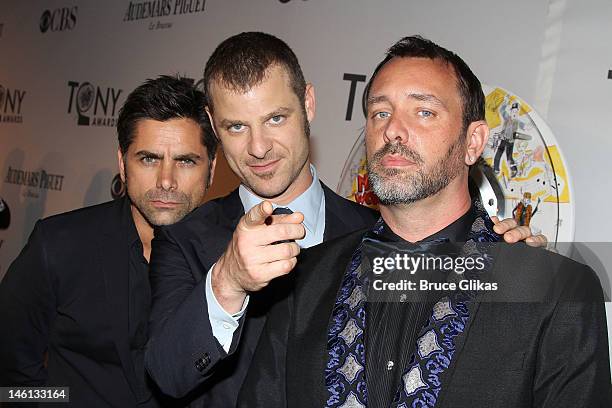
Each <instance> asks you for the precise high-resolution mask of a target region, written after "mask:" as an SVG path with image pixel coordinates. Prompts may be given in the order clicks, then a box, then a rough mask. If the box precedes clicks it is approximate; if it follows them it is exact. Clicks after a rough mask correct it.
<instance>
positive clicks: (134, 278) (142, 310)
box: [128, 222, 151, 395]
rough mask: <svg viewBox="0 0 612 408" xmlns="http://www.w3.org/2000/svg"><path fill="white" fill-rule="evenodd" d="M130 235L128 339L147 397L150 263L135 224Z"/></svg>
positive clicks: (143, 390)
mask: <svg viewBox="0 0 612 408" xmlns="http://www.w3.org/2000/svg"><path fill="white" fill-rule="evenodd" d="M128 234H129V235H128V242H129V245H130V252H129V257H130V259H129V276H128V281H129V305H128V333H129V334H128V335H129V345H130V354H131V357H132V362H133V364H134V371H135V372H136V373H137V375H139V377H140V378H139V380H140V381H139V382H138V387H139V389H138V391H137V392H138V393H142V394H141V395H143V394H144V393H146V392H147V389H146V388H147V385H146V382H145V368H144V349H145V344H146V342H147V337H148V322H149V313H150V311H151V285H150V283H149V263H148V262H147V260H146V259H145V257H144V255H143V248H142V243H141V241H140V237H139V236H138V231H137V230H136V226H135V225H134V223H133V222H132V223H130V227H129V230H128ZM139 373H140V374H139Z"/></svg>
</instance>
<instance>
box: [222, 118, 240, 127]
mask: <svg viewBox="0 0 612 408" xmlns="http://www.w3.org/2000/svg"><path fill="white" fill-rule="evenodd" d="M241 124H242V121H240V120H233V119H223V120H222V121H221V127H224V128H228V127H230V126H234V125H241Z"/></svg>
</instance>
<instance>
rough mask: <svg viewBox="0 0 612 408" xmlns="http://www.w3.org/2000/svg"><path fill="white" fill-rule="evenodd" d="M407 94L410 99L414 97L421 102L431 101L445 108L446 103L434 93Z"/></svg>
mask: <svg viewBox="0 0 612 408" xmlns="http://www.w3.org/2000/svg"><path fill="white" fill-rule="evenodd" d="M407 96H408V97H409V98H412V99H416V100H417V101H422V102H431V103H433V104H436V105H439V106H442V107H443V108H444V109H446V104H445V103H444V102H442V100H441V99H440V98H438V97H437V96H435V95H432V94H422V93H414V92H413V93H409V94H407Z"/></svg>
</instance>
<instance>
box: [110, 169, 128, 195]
mask: <svg viewBox="0 0 612 408" xmlns="http://www.w3.org/2000/svg"><path fill="white" fill-rule="evenodd" d="M125 191H126V189H125V183H124V182H123V180H121V176H120V175H119V174H116V175H115V177H113V181H111V187H110V193H111V196H112V197H113V199H114V200H116V199H118V198H121V197H123V196H124V195H125Z"/></svg>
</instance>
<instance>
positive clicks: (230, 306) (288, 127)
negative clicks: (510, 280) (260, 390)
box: [146, 32, 529, 408]
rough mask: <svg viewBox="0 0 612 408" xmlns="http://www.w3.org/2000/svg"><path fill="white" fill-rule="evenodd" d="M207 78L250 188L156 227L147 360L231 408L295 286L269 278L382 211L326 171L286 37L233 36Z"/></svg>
mask: <svg viewBox="0 0 612 408" xmlns="http://www.w3.org/2000/svg"><path fill="white" fill-rule="evenodd" d="M204 83H205V89H206V92H207V100H208V106H207V111H208V114H209V115H210V118H211V122H212V123H213V126H214V129H215V134H216V135H217V137H218V138H219V140H220V143H221V145H222V147H223V151H224V153H225V156H226V158H227V161H228V163H229V165H230V167H231V168H232V170H233V171H234V173H236V175H237V176H238V177H239V178H240V180H241V185H240V187H239V188H238V189H237V190H236V191H234V192H233V193H231V194H230V195H228V196H227V197H223V198H221V199H218V200H215V201H212V202H208V203H206V204H205V205H203V206H202V207H200V208H199V209H197V210H196V211H194V212H193V213H192V214H190V215H189V216H188V217H186V218H185V219H184V220H183V221H182V222H180V223H177V224H175V225H173V226H170V227H165V228H160V229H159V231H156V237H155V240H154V241H153V247H154V249H153V257H152V262H151V265H152V266H151V279H152V288H153V293H154V303H153V308H152V312H151V339H150V343H149V345H148V348H147V354H146V366H147V370H148V371H149V373H150V374H151V376H152V377H153V379H154V380H155V381H156V382H157V383H158V384H159V386H160V388H161V390H162V391H163V392H165V393H168V394H169V395H171V396H174V397H182V396H184V395H186V394H189V393H191V394H190V397H192V398H197V397H199V396H201V398H200V400H199V403H201V404H202V405H203V406H206V407H213V406H218V407H224V408H225V407H232V406H234V405H235V402H236V394H237V391H238V389H239V387H240V384H241V383H242V380H243V378H244V375H245V373H246V370H247V369H248V366H249V364H250V361H251V358H252V356H253V351H254V349H255V346H256V344H257V340H258V337H259V334H260V332H261V329H262V326H263V323H264V313H265V310H266V309H267V308H268V307H269V305H270V304H272V303H274V302H275V300H276V299H277V297H282V296H283V294H284V293H285V291H284V290H283V289H282V288H273V287H267V288H266V286H267V284H268V282H270V281H271V280H272V279H273V278H275V277H277V276H280V275H284V274H287V273H289V272H290V271H291V269H292V268H293V267H294V266H295V264H296V262H297V255H298V253H299V251H300V248H301V247H302V248H305V247H310V246H313V245H317V244H319V243H321V242H323V241H327V240H330V239H333V238H336V237H339V236H341V235H343V234H346V233H348V232H351V231H354V230H356V229H359V228H363V227H369V226H371V225H372V224H373V223H374V221H375V219H376V218H377V217H378V214H377V213H374V212H373V211H371V210H369V209H367V208H365V207H362V206H359V205H357V204H355V203H353V202H350V201H348V200H345V199H343V198H341V197H339V196H338V195H336V194H334V193H333V192H332V191H331V190H330V189H329V188H327V187H326V186H325V185H324V184H323V183H321V182H320V181H319V180H318V176H317V172H316V170H315V168H314V166H312V165H311V164H310V160H309V138H308V136H309V123H310V121H312V119H313V118H314V114H315V96H314V88H313V86H312V85H311V84H307V83H306V82H305V81H304V76H303V74H302V71H301V69H300V66H299V64H298V61H297V58H296V56H295V54H294V53H293V52H292V51H291V49H290V48H289V47H288V46H287V44H285V43H284V42H283V41H281V40H279V39H278V38H276V37H274V36H272V35H269V34H265V33H258V32H247V33H241V34H238V35H235V36H233V37H230V38H228V39H226V40H225V41H223V42H222V43H221V44H220V45H219V46H218V47H217V49H216V50H215V51H214V52H213V54H212V55H211V57H210V58H209V60H208V62H207V64H206V68H205V70H204ZM266 200H269V201H266ZM279 207H280V209H279ZM273 209H276V211H277V212H278V211H281V210H284V213H285V215H273ZM245 213H246V214H245ZM287 213H290V214H287ZM503 229H504V230H505V228H503ZM525 231H526V230H519V231H513V232H511V233H510V235H512V234H516V235H518V236H519V237H518V238H525V237H526V236H528V235H529V234H525ZM502 232H503V231H502ZM516 238H517V237H515V239H516ZM228 243H229V244H228ZM262 288H265V289H263V290H262ZM260 290H261V292H258V291H260ZM253 292H257V293H256V294H253V295H252V297H251V298H249V293H253ZM247 304H248V310H247ZM245 312H246V315H245ZM198 387H199V388H198Z"/></svg>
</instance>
